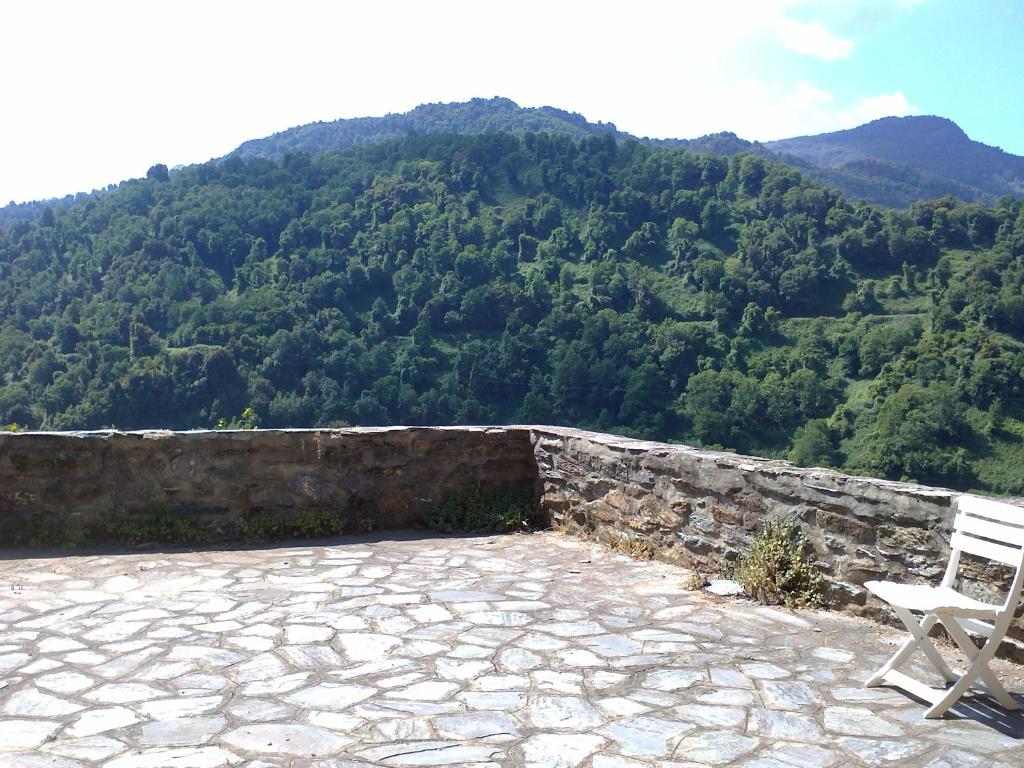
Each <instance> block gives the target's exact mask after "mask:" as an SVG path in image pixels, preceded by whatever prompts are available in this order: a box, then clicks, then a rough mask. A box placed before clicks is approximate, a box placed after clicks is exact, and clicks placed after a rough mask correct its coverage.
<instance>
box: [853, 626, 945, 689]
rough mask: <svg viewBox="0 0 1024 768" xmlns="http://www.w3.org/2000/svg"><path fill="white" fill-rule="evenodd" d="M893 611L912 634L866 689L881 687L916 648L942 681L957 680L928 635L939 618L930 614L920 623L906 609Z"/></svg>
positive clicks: (866, 685) (868, 683) (869, 682)
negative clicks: (886, 678)
mask: <svg viewBox="0 0 1024 768" xmlns="http://www.w3.org/2000/svg"><path fill="white" fill-rule="evenodd" d="M892 609H893V611H894V612H895V613H896V615H897V616H899V618H900V621H902V622H903V624H904V625H905V626H906V628H907V631H908V632H909V633H910V637H909V638H907V640H906V642H904V643H903V645H902V646H901V647H900V649H899V650H898V651H896V653H895V654H893V656H892V658H891V659H889V661H887V662H886V663H885V666H883V667H882V668H881V669H880V670H878V671H877V672H876V673H875V674H873V675H872V676H871V677H870V678H868V681H867V682H866V683H864V687H865V688H874V687H876V686H879V685H881V684H882V683H883V681H884V680H885V676H886V675H887V674H889V673H890V672H891V671H892V670H894V669H898V668H899V667H901V666H903V664H905V663H906V661H907V659H908V658H910V655H911V654H912V653H913V652H914V650H915V649H916V648H920V649H921V651H922V652H923V653H924V655H925V656H926V657H927V659H928V661H930V662H931V664H932V666H933V667H935V669H936V671H938V673H939V674H940V675H941V676H942V679H943V680H945V681H946V682H947V683H951V682H953V681H954V680H956V679H957V675H956V674H955V673H954V672H953V670H951V669H950V668H949V666H948V665H947V664H946V662H945V661H944V660H943V658H942V656H940V655H939V652H938V651H937V650H935V646H934V645H932V641H931V640H929V639H928V633H929V632H930V631H931V629H932V627H934V626H935V622H936V621H938V616H936V615H935V614H932V613H929V614H927V615H926V616H924V618H922V619H921V621H920V623H919V622H918V620H917V617H916V616H914V614H912V613H911V612H910V611H908V610H907V609H906V608H897V607H896V606H892Z"/></svg>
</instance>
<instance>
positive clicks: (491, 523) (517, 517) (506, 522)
mask: <svg viewBox="0 0 1024 768" xmlns="http://www.w3.org/2000/svg"><path fill="white" fill-rule="evenodd" d="M538 521H539V515H538V506H537V502H536V500H535V499H534V496H533V494H532V493H531V492H530V491H529V490H527V489H514V488H507V489H490V488H480V487H479V486H477V487H475V488H471V489H465V490H461V491H456V492H454V493H450V494H448V495H447V496H445V497H444V498H443V499H442V500H441V501H440V502H438V503H437V504H435V505H434V506H432V507H430V508H429V509H428V510H427V511H426V512H425V513H424V514H423V516H422V523H423V525H424V526H425V527H427V528H429V529H430V530H432V531H438V532H440V533H478V532H484V531H494V532H499V533H504V532H508V531H525V530H529V529H531V528H535V527H537V524H538Z"/></svg>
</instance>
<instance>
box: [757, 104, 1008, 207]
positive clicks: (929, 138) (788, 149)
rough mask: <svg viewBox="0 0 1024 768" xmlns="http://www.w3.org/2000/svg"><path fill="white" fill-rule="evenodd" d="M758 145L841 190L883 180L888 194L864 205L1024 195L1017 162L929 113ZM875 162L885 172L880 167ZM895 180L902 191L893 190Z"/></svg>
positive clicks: (890, 118) (943, 118)
mask: <svg viewBox="0 0 1024 768" xmlns="http://www.w3.org/2000/svg"><path fill="white" fill-rule="evenodd" d="M764 146H765V147H767V148H768V149H769V150H771V151H773V152H776V153H778V154H779V156H780V159H782V160H785V159H786V158H787V157H795V158H798V159H800V160H802V161H804V162H806V163H810V164H811V165H812V166H816V167H817V168H819V169H823V172H822V173H820V174H819V177H820V178H823V180H825V181H828V182H830V183H834V184H837V185H838V186H841V187H843V188H844V189H846V190H849V189H850V187H851V186H853V187H856V186H857V185H858V184H861V183H863V182H864V181H865V180H866V179H868V177H876V176H881V177H884V178H885V179H886V183H885V184H884V185H882V186H886V187H888V189H889V191H888V192H883V193H882V194H880V195H877V196H874V197H873V198H872V199H874V200H876V201H879V202H883V203H886V204H889V205H906V204H907V203H908V202H911V201H912V200H913V199H915V197H939V196H941V195H943V194H953V195H956V196H958V197H961V198H963V199H966V200H977V201H991V200H992V199H994V198H996V197H998V196H1000V195H1006V194H1010V195H1020V194H1022V193H1024V157H1019V156H1017V155H1011V154H1009V153H1007V152H1004V151H1003V150H1001V149H999V148H997V147H990V146H988V145H987V144H982V143H981V142H979V141H974V140H973V139H971V137H970V136H968V135H967V134H966V133H965V132H964V130H963V129H962V128H961V127H960V126H959V125H957V124H956V123H955V122H953V121H952V120H949V119H947V118H945V117H938V116H936V115H914V116H910V117H883V118H880V119H878V120H872V121H871V122H870V123H865V124H864V125H859V126H857V127H856V128H848V129H846V130H843V131H835V132H833V133H823V134H819V135H817V136H797V137H795V138H792V139H782V140H780V141H769V142H766V143H765V145H764ZM879 163H883V164H888V166H889V167H888V168H885V169H880V168H879V166H878V164H879ZM880 170H884V173H881V174H880V173H879V171H880ZM854 177H856V178H854ZM901 179H902V186H904V187H905V189H900V186H901V181H900V180H901ZM876 184H877V182H876ZM879 189H881V187H879Z"/></svg>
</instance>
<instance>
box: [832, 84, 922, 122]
mask: <svg viewBox="0 0 1024 768" xmlns="http://www.w3.org/2000/svg"><path fill="white" fill-rule="evenodd" d="M919 114H921V110H920V109H919V108H918V107H916V106H914V105H913V104H911V103H910V101H908V100H907V97H906V95H905V94H904V93H903V91H893V92H892V93H880V94H879V95H878V96H869V97H866V98H863V99H860V100H859V101H857V102H856V103H855V104H854V105H853V106H852V107H850V108H849V109H845V110H843V111H842V112H840V119H841V120H842V122H843V123H846V124H847V125H848V126H849V127H853V126H855V125H861V124H862V123H869V122H871V121H872V120H877V119H878V118H880V117H904V116H906V115H919Z"/></svg>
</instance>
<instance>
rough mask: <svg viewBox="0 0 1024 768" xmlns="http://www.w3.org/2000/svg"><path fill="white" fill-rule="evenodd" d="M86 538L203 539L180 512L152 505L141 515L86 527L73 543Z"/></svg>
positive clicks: (127, 541)
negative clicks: (94, 527) (97, 527)
mask: <svg viewBox="0 0 1024 768" xmlns="http://www.w3.org/2000/svg"><path fill="white" fill-rule="evenodd" d="M90 540H92V541H97V540H99V541H110V542H115V543H118V544H127V545H129V546H137V545H139V544H157V543H159V544H197V543H199V542H200V541H202V540H203V532H202V531H200V530H199V529H198V528H197V527H196V526H195V524H194V523H192V522H191V521H190V520H186V519H185V518H184V517H181V516H180V515H177V514H174V513H172V512H167V511H165V510H162V509H155V510H153V511H152V512H151V513H150V514H149V516H148V517H145V518H142V519H135V520H120V521H118V522H116V523H107V524H106V525H103V526H101V527H100V529H99V530H92V529H86V531H85V532H84V533H83V534H82V536H81V537H80V538H79V542H80V543H78V544H76V546H80V545H81V544H83V543H86V542H87V541H90Z"/></svg>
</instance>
